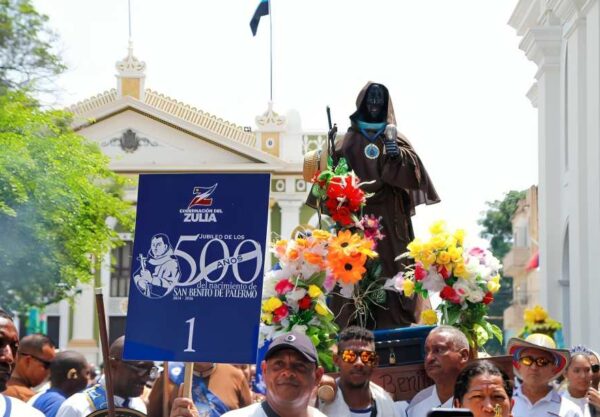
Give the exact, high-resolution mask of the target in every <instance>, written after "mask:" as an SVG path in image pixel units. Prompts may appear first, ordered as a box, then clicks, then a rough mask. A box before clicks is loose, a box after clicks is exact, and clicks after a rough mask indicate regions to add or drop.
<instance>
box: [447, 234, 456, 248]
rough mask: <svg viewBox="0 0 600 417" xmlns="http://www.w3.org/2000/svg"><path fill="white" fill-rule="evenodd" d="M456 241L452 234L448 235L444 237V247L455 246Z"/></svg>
mask: <svg viewBox="0 0 600 417" xmlns="http://www.w3.org/2000/svg"><path fill="white" fill-rule="evenodd" d="M456 243H457V241H456V238H455V237H454V236H452V235H448V237H446V247H447V248H450V247H453V246H456Z"/></svg>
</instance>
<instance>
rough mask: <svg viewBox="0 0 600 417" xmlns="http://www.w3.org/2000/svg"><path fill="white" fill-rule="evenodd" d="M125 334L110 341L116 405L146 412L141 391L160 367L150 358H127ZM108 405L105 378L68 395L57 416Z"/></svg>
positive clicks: (80, 415)
mask: <svg viewBox="0 0 600 417" xmlns="http://www.w3.org/2000/svg"><path fill="white" fill-rule="evenodd" d="M124 345H125V337H124V336H121V337H119V338H118V339H117V340H115V341H114V342H113V344H112V345H110V350H109V355H110V371H111V376H112V381H113V387H114V394H115V397H114V398H115V407H122V408H131V409H133V410H137V411H140V412H142V413H144V414H145V413H146V404H144V401H142V399H141V398H139V397H140V395H142V392H143V391H144V387H145V386H146V382H148V380H149V379H150V378H153V377H155V376H156V373H157V371H158V369H157V368H156V367H155V366H154V363H153V362H150V361H125V360H123V347H124ZM105 408H108V405H107V399H106V387H105V383H104V380H101V381H100V383H99V384H96V385H94V386H93V387H91V388H88V389H86V390H85V391H83V392H80V393H77V394H75V395H73V396H71V397H70V398H68V399H67V400H66V401H65V402H64V403H63V404H62V405H61V406H60V408H59V410H58V413H57V414H56V417H86V416H87V415H88V414H90V413H92V412H93V411H96V410H101V409H105Z"/></svg>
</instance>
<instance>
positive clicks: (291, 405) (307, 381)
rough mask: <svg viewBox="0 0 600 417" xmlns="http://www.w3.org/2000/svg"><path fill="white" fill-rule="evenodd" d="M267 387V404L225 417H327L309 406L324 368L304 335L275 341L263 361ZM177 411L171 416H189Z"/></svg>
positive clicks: (247, 408)
mask: <svg viewBox="0 0 600 417" xmlns="http://www.w3.org/2000/svg"><path fill="white" fill-rule="evenodd" d="M262 372H263V377H264V380H265V383H266V385H267V393H266V397H265V401H263V402H262V403H260V404H252V405H249V406H247V407H244V408H240V409H238V410H233V411H229V412H228V413H225V414H223V417H270V416H279V417H326V416H325V414H323V413H321V412H320V411H319V410H317V409H316V408H313V407H310V406H309V405H308V403H309V402H310V399H311V394H312V392H313V390H314V389H315V387H316V386H317V385H318V384H319V381H321V377H322V376H323V368H322V367H320V366H319V362H318V355H317V350H316V349H315V346H314V345H313V343H312V342H311V340H310V339H309V338H308V337H307V336H306V335H304V334H302V333H296V332H290V333H284V334H282V335H280V336H277V337H276V338H274V339H273V341H272V342H271V344H270V345H269V349H268V350H267V353H266V354H265V360H264V361H263V362H262ZM188 415H193V414H187V413H185V414H184V413H182V412H180V411H179V410H176V409H175V408H173V409H172V411H171V416H172V417H175V416H188Z"/></svg>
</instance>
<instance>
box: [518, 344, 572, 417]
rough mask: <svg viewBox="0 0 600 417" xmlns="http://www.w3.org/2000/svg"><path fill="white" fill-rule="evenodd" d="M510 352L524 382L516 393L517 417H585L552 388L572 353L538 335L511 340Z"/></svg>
mask: <svg viewBox="0 0 600 417" xmlns="http://www.w3.org/2000/svg"><path fill="white" fill-rule="evenodd" d="M507 350H508V354H509V355H510V356H512V361H513V368H514V371H515V375H517V377H519V378H520V379H521V380H522V381H523V382H522V383H521V385H520V386H519V387H518V388H517V389H515V391H514V393H513V400H514V407H513V410H512V412H513V416H514V417H556V416H559V417H582V413H581V409H580V408H579V407H578V406H577V405H576V404H575V403H573V402H572V401H570V400H568V399H567V398H565V397H562V396H561V395H560V394H559V393H558V392H556V391H555V390H554V389H553V387H552V386H551V385H550V383H551V382H552V381H553V380H555V379H556V378H558V377H559V376H560V374H562V372H563V371H564V370H565V369H566V367H567V365H568V363H569V360H570V355H569V351H568V350H564V349H557V348H556V344H555V343H554V340H552V338H550V337H549V336H547V335H545V334H538V333H534V334H531V335H529V336H527V338H526V339H525V340H523V339H518V338H513V339H510V341H509V342H508V349H507Z"/></svg>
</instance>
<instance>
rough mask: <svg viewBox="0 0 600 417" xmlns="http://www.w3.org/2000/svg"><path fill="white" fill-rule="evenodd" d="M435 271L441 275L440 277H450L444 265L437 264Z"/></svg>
mask: <svg viewBox="0 0 600 417" xmlns="http://www.w3.org/2000/svg"><path fill="white" fill-rule="evenodd" d="M437 271H438V274H440V275H441V276H442V278H444V279H448V278H450V271H448V268H446V267H445V266H444V265H439V266H438V267H437Z"/></svg>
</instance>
